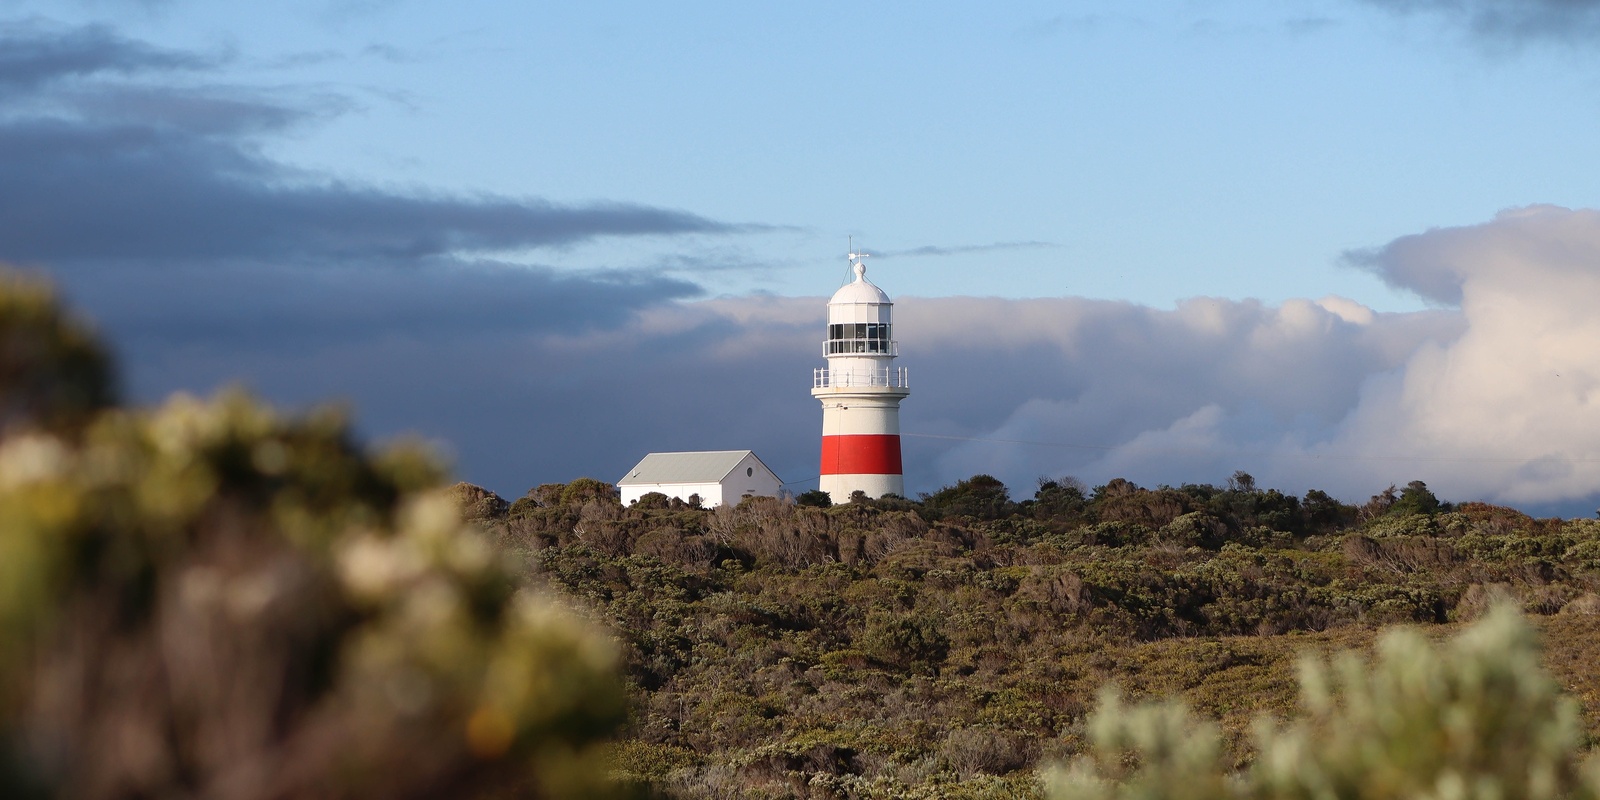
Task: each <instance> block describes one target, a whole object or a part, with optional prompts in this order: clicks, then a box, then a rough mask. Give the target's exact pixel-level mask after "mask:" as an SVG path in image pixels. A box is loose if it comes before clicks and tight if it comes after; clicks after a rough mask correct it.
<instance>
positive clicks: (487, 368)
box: [69, 207, 1600, 514]
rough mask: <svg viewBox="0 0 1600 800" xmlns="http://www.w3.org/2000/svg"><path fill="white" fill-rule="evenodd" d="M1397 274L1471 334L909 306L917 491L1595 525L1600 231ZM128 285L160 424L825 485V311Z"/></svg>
mask: <svg viewBox="0 0 1600 800" xmlns="http://www.w3.org/2000/svg"><path fill="white" fill-rule="evenodd" d="M1375 252H1376V253H1378V254H1379V255H1378V256H1376V257H1375V263H1377V264H1379V265H1381V268H1383V269H1385V270H1388V271H1389V272H1390V273H1392V274H1393V275H1395V276H1398V277H1396V280H1399V281H1405V282H1406V285H1434V284H1436V283H1440V282H1441V281H1442V280H1443V279H1444V278H1448V280H1449V283H1450V285H1454V286H1457V287H1458V291H1459V295H1460V303H1459V307H1456V308H1441V309H1435V310H1429V311H1421V312H1409V313H1379V312H1374V311H1372V310H1371V309H1368V308H1366V307H1364V306H1362V305H1361V304H1359V303H1356V302H1354V301H1351V300H1348V299H1345V298H1338V297H1327V298H1323V299H1321V300H1317V301H1310V300H1291V301H1288V302H1285V303H1282V304H1280V305H1266V304H1263V303H1260V302H1257V301H1251V300H1227V299H1218V298H1194V299H1191V300H1187V301H1185V302H1183V303H1180V304H1179V305H1178V306H1177V307H1176V308H1173V309H1155V308H1148V307H1144V306H1139V305H1135V304H1131V303H1125V302H1115V301H1104V300H1088V299H1083V298H1072V297H1061V298H1042V299H1032V300H1008V299H1000V298H962V297H946V298H918V297H900V298H897V304H896V314H897V316H896V325H897V328H896V336H897V338H898V339H899V340H900V349H901V354H902V355H901V358H900V363H901V365H903V366H906V367H907V368H908V369H909V370H910V375H911V384H912V393H911V396H910V397H909V398H908V399H907V400H906V401H905V403H904V405H903V409H902V416H901V424H902V430H903V432H904V434H905V439H904V448H905V454H906V459H905V461H906V473H907V475H906V477H907V484H908V487H909V488H910V490H911V491H913V492H922V491H932V490H934V489H937V488H938V487H939V486H943V485H948V484H950V483H952V482H954V481H956V480H960V479H962V478H965V477H969V476H971V475H973V474H976V473H979V472H987V473H990V474H993V475H996V476H998V477H1000V478H1001V480H1003V481H1005V482H1006V483H1007V484H1008V485H1010V486H1012V487H1013V488H1014V490H1015V491H1017V492H1018V493H1020V494H1024V495H1025V494H1026V493H1027V492H1028V491H1029V490H1030V487H1031V486H1032V484H1033V481H1034V479H1035V478H1036V477H1039V476H1042V475H1049V476H1062V475H1076V476H1078V477H1080V478H1082V479H1084V480H1085V481H1087V482H1089V483H1091V484H1098V483H1104V482H1105V481H1107V480H1109V479H1111V478H1113V477H1125V478H1128V479H1130V480H1133V481H1135V482H1137V483H1140V484H1142V485H1146V486H1152V485H1157V484H1161V483H1171V484H1180V483H1185V482H1212V483H1219V482H1222V481H1225V480H1226V479H1227V477H1228V476H1229V475H1230V474H1232V473H1233V472H1234V471H1235V470H1240V469H1242V470H1245V471H1247V472H1250V473H1252V474H1253V475H1255V476H1256V477H1257V479H1258V481H1259V482H1260V483H1261V484H1262V485H1264V486H1273V487H1278V488H1282V489H1285V490H1288V491H1292V492H1295V493H1297V494H1298V493H1302V492H1304V491H1305V490H1307V489H1310V488H1319V489H1323V490H1325V491H1329V492H1332V493H1334V494H1335V495H1337V496H1340V497H1343V498H1345V499H1347V500H1353V501H1361V500H1364V499H1365V498H1366V497H1367V496H1369V495H1371V494H1374V493H1376V492H1378V491H1380V490H1382V489H1383V488H1384V487H1386V486H1388V485H1389V484H1390V483H1397V484H1401V485H1404V484H1405V483H1407V482H1409V481H1411V480H1419V479H1420V480H1424V481H1426V482H1427V483H1428V484H1429V486H1430V487H1432V488H1434V489H1435V490H1436V491H1437V492H1438V493H1439V494H1440V495H1441V496H1443V497H1446V498H1449V499H1454V500H1469V499H1484V500H1490V501H1496V502H1504V503H1510V504H1514V505H1518V506H1520V507H1526V508H1531V509H1534V510H1538V511H1542V512H1543V513H1555V512H1559V513H1568V514H1579V513H1583V514H1586V513H1587V512H1588V511H1589V510H1592V507H1593V506H1592V502H1593V500H1594V499H1595V497H1596V494H1597V492H1596V490H1597V488H1600V425H1595V424H1594V420H1595V418H1596V415H1597V412H1600V365H1597V364H1596V362H1595V359H1594V357H1593V353H1594V347H1593V342H1595V341H1600V319H1596V318H1595V317H1594V315H1593V314H1592V313H1591V311H1590V309H1589V304H1590V298H1592V297H1595V296H1600V267H1597V266H1596V265H1600V212H1595V211H1572V210H1567V209H1561V208H1554V207H1535V208H1529V209H1521V210H1517V211H1512V212H1507V213H1504V214H1501V215H1499V216H1498V217H1496V218H1495V219H1493V220H1490V221H1488V222H1485V223H1482V224H1480V225H1473V226H1465V227H1460V228H1452V229H1441V230H1435V231H1428V232H1425V233H1421V234H1417V235H1416V236H1410V237H1404V238H1402V239H1400V240H1397V241H1396V242H1394V243H1391V244H1390V245H1388V246H1386V247H1382V248H1378V249H1377V250H1376V251H1375ZM115 274H116V273H114V272H113V273H108V274H106V275H86V276H81V279H80V280H78V281H76V282H74V283H71V284H69V288H70V289H71V292H72V294H73V296H74V297H78V298H81V299H82V300H83V301H84V303H85V305H87V306H88V307H89V308H90V309H91V310H94V311H96V312H97V313H99V314H100V316H101V318H102V319H103V321H104V324H105V325H106V327H107V329H108V330H109V331H110V332H111V333H112V334H113V337H114V339H115V340H116V341H119V342H123V343H125V345H124V346H125V347H126V348H127V349H128V351H129V354H130V358H129V363H131V364H133V365H135V368H134V370H133V371H132V373H131V374H130V381H131V382H132V384H133V385H134V388H135V390H136V392H137V394H138V395H139V396H140V397H141V398H153V397H157V396H159V395H160V394H162V393H164V392H166V391H168V390H170V389H172V388H176V387H179V386H188V387H194V388H201V389H204V388H209V387H213V386H217V385H222V384H225V383H227V382H229V381H230V380H231V379H233V378H234V377H237V376H242V377H243V378H244V379H246V380H247V381H248V382H250V383H251V384H252V385H254V386H256V387H257V388H259V389H260V390H261V391H263V392H265V393H267V394H268V395H269V396H272V397H273V398H275V399H278V400H280V401H283V402H289V403H305V402H310V401H312V400H314V399H317V398H322V397H326V396H330V395H332V396H342V397H345V398H348V399H350V400H351V401H352V402H353V403H354V404H355V405H356V406H357V408H358V410H359V412H360V414H359V419H361V420H362V421H363V423H364V424H365V425H366V426H367V428H366V430H368V431H369V432H372V433H388V432H393V431H401V430H419V431H422V432H423V433H425V434H427V435H430V436H433V437H437V438H438V439H440V440H442V441H447V442H450V443H451V444H452V446H453V448H454V450H455V452H456V453H457V455H458V457H459V459H460V464H461V468H462V472H463V475H464V476H465V477H466V478H468V479H470V480H474V481H477V482H480V483H483V484H486V485H488V486H490V487H492V488H495V489H496V490H498V491H502V492H510V493H520V492H521V491H523V490H525V489H527V488H528V487H529V486H532V485H533V484H536V483H541V482H549V481H565V480H570V479H572V478H574V477H578V476H580V475H592V476H596V477H600V478H603V479H607V480H610V479H614V478H615V477H617V475H619V474H621V472H622V471H623V470H625V469H626V468H627V467H628V466H629V465H630V464H632V463H633V462H634V461H635V460H636V459H637V458H638V457H640V456H641V455H642V454H643V453H645V452H648V451H651V450H673V449H719V448H745V447H749V448H754V449H755V450H756V451H757V452H759V453H760V454H761V456H762V458H763V459H764V460H766V461H767V463H768V464H770V465H771V466H773V468H774V469H775V470H777V472H778V474H779V475H781V476H782V477H783V478H784V479H786V480H788V481H791V482H792V488H794V489H796V490H805V489H808V488H813V487H814V485H815V479H816V458H817V447H818V439H819V436H820V422H821V414H820V409H819V407H818V406H817V404H816V402H815V401H814V400H813V399H812V398H811V397H810V394H809V388H810V378H811V371H812V370H813V369H814V368H816V367H820V366H822V363H823V358H822V356H821V353H820V349H821V348H820V344H821V339H822V326H823V324H824V321H825V320H824V315H825V303H826V300H825V299H824V298H777V297H735V298H728V297H723V298H715V299H695V296H696V295H695V289H694V287H692V286H690V285H687V284H677V283H672V282H665V281H662V280H660V279H658V278H653V277H651V275H649V274H634V275H627V274H618V275H612V276H609V277H608V278H606V279H604V280H602V279H599V278H596V277H593V276H564V275H560V274H559V273H554V272H550V271H546V270H528V269H510V268H506V267H504V266H497V265H492V264H478V265H473V266H470V267H463V268H460V269H458V270H456V271H455V272H452V273H450V277H449V278H448V279H446V278H442V277H438V276H431V277H430V276H427V275H419V276H418V277H416V278H414V279H407V280H398V281H397V280H392V279H389V280H386V279H382V277H381V275H380V274H378V273H375V272H365V271H360V270H356V271H351V272H349V273H348V274H340V275H332V276H330V275H327V274H325V273H324V272H323V271H320V270H318V271H306V272H305V273H290V275H289V277H290V278H292V279H293V280H294V281H296V282H298V285H296V286H280V287H278V288H273V285H272V282H273V278H274V277H278V278H279V279H280V281H281V280H282V279H283V278H284V276H283V273H272V274H267V273H263V274H262V275H261V276H260V277H259V279H253V280H247V281H244V282H243V283H240V284H237V285H235V286H234V287H233V290H232V292H231V293H230V292H229V291H227V290H226V289H225V288H215V287H208V286H204V285H200V286H198V287H196V288H191V287H189V286H188V285H187V284H188V282H189V281H194V282H197V283H203V282H204V281H205V280H206V279H207V278H206V275H207V273H205V272H203V271H199V272H196V273H194V274H190V275H187V276H185V275H180V274H176V273H175V274H174V277H173V278H172V279H171V280H172V283H171V285H163V286H161V287H157V288H158V289H159V291H160V292H162V293H168V292H170V294H171V296H172V297H173V298H176V300H175V301H174V302H171V303H166V304H161V305H158V306H152V307H149V308H146V307H144V306H143V305H142V304H141V303H140V301H139V299H138V298H139V297H140V296H142V295H140V294H139V289H140V287H139V286H138V285H137V284H136V283H133V282H125V283H120V284H119V283H118V282H117V281H116V280H115V279H114V275H115ZM214 280H215V279H214ZM219 282H220V281H219ZM369 282H370V285H369ZM887 288H888V289H890V290H891V291H893V290H894V287H887Z"/></svg>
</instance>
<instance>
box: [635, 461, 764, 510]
mask: <svg viewBox="0 0 1600 800" xmlns="http://www.w3.org/2000/svg"><path fill="white" fill-rule="evenodd" d="M617 489H618V491H619V492H620V493H621V495H622V504H623V505H624V506H626V505H630V504H632V503H635V502H637V501H638V500H639V498H641V497H643V496H645V495H647V494H649V493H651V492H660V493H662V494H664V495H666V496H668V497H676V498H678V499H679V500H683V501H685V502H687V501H688V500H689V495H692V494H698V495H700V503H701V505H703V506H705V507H706V508H714V507H716V506H719V505H722V504H723V503H724V502H728V503H738V502H739V500H740V499H741V498H743V497H744V496H745V495H747V494H748V495H751V496H754V497H778V496H780V495H781V494H782V493H783V482H782V481H780V480H778V476H776V475H774V474H772V471H771V470H769V469H767V468H766V466H764V465H763V464H762V463H761V459H759V458H756V457H755V454H754V453H751V454H750V455H747V456H745V457H744V458H743V459H742V460H740V462H739V466H737V467H734V468H733V471H731V472H729V473H728V476H727V477H725V478H723V479H722V480H721V481H720V482H718V483H627V484H621V485H619V486H618V487H617Z"/></svg>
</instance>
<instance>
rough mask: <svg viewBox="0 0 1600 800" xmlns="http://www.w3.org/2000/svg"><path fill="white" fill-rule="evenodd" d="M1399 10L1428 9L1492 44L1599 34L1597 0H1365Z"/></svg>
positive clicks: (1584, 38)
mask: <svg viewBox="0 0 1600 800" xmlns="http://www.w3.org/2000/svg"><path fill="white" fill-rule="evenodd" d="M1365 2H1367V3H1369V4H1371V5H1375V6H1378V7H1381V8H1385V9H1388V10H1390V11H1393V12H1396V13H1401V14H1415V13H1431V14H1435V15H1438V16H1440V17H1443V18H1444V19H1447V20H1449V21H1451V22H1453V23H1455V24H1459V25H1461V26H1463V27H1464V28H1465V29H1466V30H1467V31H1469V32H1470V33H1472V34H1473V35H1474V36H1476V37H1478V38H1479V39H1481V40H1483V41H1484V42H1486V43H1489V44H1493V45H1504V44H1519V43H1523V42H1528V41H1537V40H1545V41H1566V42H1574V43H1575V42H1586V41H1590V40H1592V39H1593V38H1594V37H1596V36H1600V0H1365Z"/></svg>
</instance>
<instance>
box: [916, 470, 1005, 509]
mask: <svg viewBox="0 0 1600 800" xmlns="http://www.w3.org/2000/svg"><path fill="white" fill-rule="evenodd" d="M922 506H923V508H925V509H927V510H929V511H931V512H933V513H934V514H936V515H948V516H953V517H972V518H974V519H999V518H1001V517H1003V516H1005V515H1007V514H1010V513H1011V512H1012V511H1013V510H1015V505H1014V504H1013V503H1012V502H1011V495H1010V493H1009V492H1008V491H1007V490H1006V485H1005V484H1003V483H1001V482H1000V481H999V480H998V479H996V478H995V477H994V476H992V475H974V476H972V477H970V478H968V479H966V480H964V481H959V482H957V483H956V485H954V486H946V487H945V488H943V489H940V490H939V491H937V492H934V493H933V494H931V495H924V496H923V497H922Z"/></svg>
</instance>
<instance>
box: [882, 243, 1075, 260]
mask: <svg viewBox="0 0 1600 800" xmlns="http://www.w3.org/2000/svg"><path fill="white" fill-rule="evenodd" d="M1058 246H1059V245H1056V244H1053V243H1051V242H994V243H993V244H963V245H953V246H946V247H941V246H938V245H924V246H922V247H913V248H910V249H908V250H885V251H883V252H878V253H873V254H872V255H875V256H878V257H879V258H895V257H899V256H959V255H967V254H969V253H993V252H999V251H1004V250H1035V249H1039V248H1047V247H1058Z"/></svg>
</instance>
